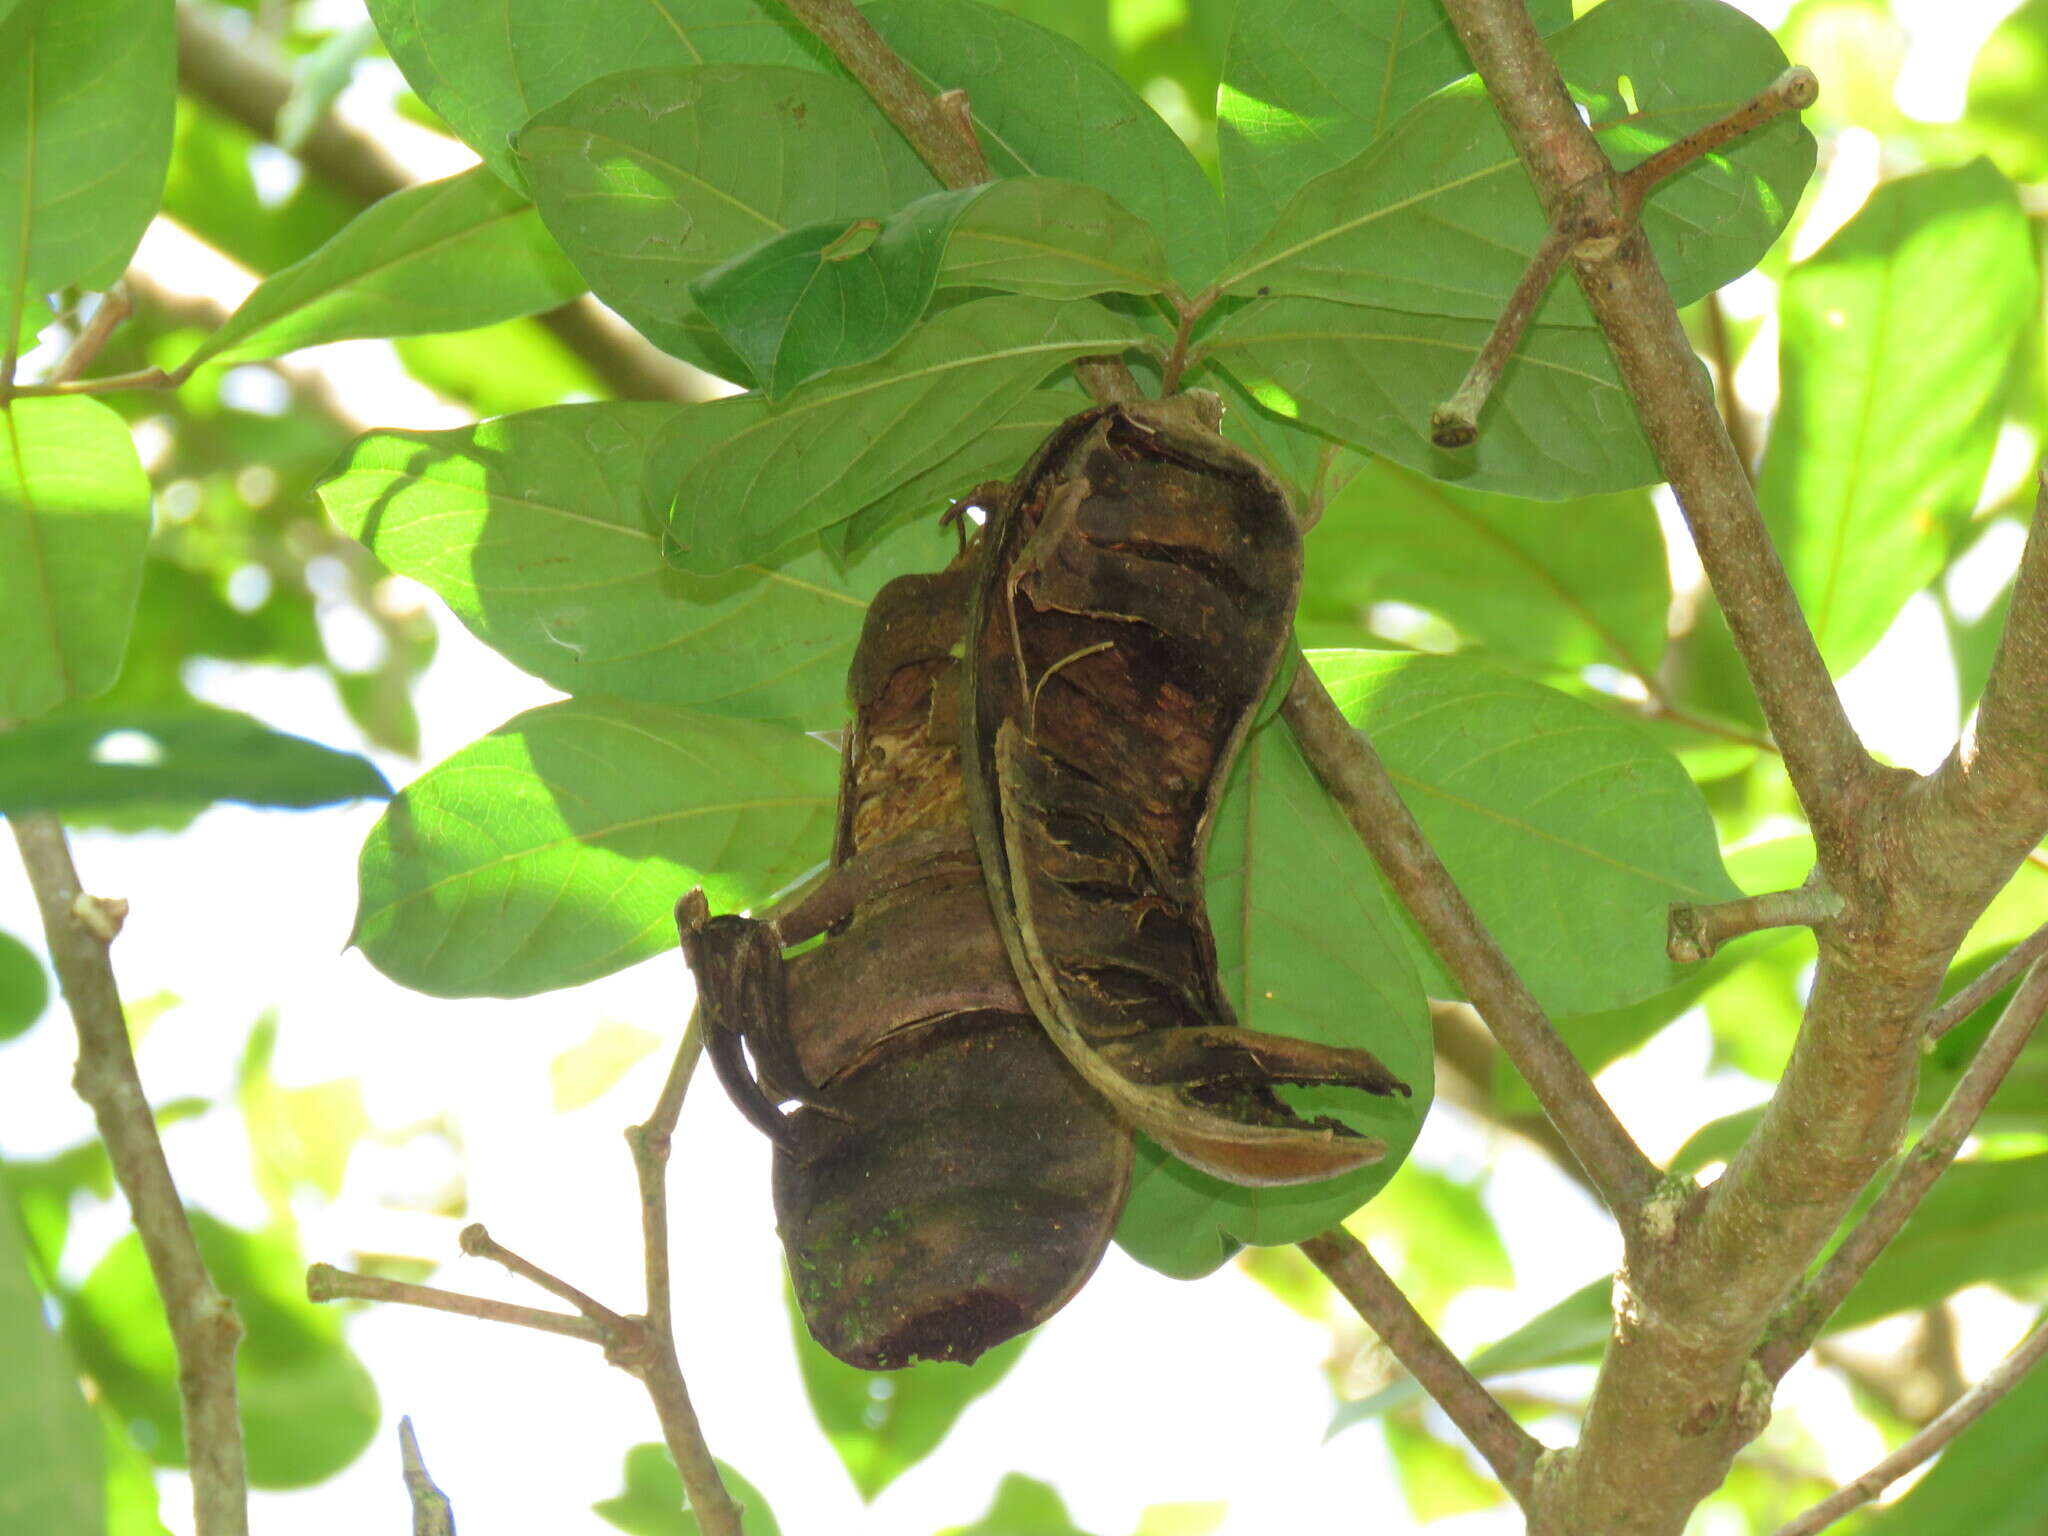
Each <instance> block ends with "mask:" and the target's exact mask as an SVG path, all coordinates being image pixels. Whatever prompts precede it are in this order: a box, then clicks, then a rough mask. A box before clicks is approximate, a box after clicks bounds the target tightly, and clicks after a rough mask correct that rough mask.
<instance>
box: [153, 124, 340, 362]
mask: <svg viewBox="0 0 2048 1536" xmlns="http://www.w3.org/2000/svg"><path fill="white" fill-rule="evenodd" d="M263 142H264V141H263V140H262V139H261V138H259V137H258V136H257V135H256V134H254V133H251V132H250V131H249V130H248V129H247V128H245V127H243V126H242V124H240V123H238V122H235V121H233V120H231V119H229V118H227V117H224V116H222V115H220V114H219V113H216V112H214V111H213V110H212V109H210V108H208V107H205V106H202V105H200V104H199V103H198V102H196V101H194V100H193V99H192V98H191V97H189V96H187V97H185V98H183V99H181V100H180V101H179V103H178V121H177V128H176V132H175V136H174V138H173V140H172V149H171V168H170V172H169V174H168V175H167V176H166V177H165V179H164V201H163V210H162V211H163V214H164V216H165V217H167V218H171V219H175V220H177V221H178V223H180V224H182V225H184V226H185V228H186V229H188V230H190V231H191V232H192V233H193V234H195V235H197V236H199V238H200V239H202V240H204V241H205V242H206V243H207V244H208V245H211V246H213V247H214V248H215V249H216V250H219V251H221V252H223V253H225V254H227V255H229V256H232V257H234V259H235V260H236V261H239V262H240V263H241V264H242V265H243V266H245V267H247V268H249V270H250V271H252V272H258V273H265V272H275V271H277V270H278V269H279V268H280V267H287V266H290V265H291V264H292V263H293V262H295V261H297V260H299V259H300V258H301V257H304V256H306V255H308V254H309V253H310V252H312V251H314V250H316V249H318V248H319V247H320V246H321V245H324V244H325V243H326V242H327V241H328V240H330V239H331V238H333V237H334V236H335V235H337V234H339V233H340V232H341V230H342V228H343V227H344V226H345V225H346V224H347V223H348V221H349V220H350V219H352V218H354V217H355V216H356V215H357V214H358V213H360V212H362V207H361V201H360V197H358V199H357V200H355V201H351V200H350V198H349V196H348V194H347V193H345V192H343V191H341V190H339V189H338V188H335V187H332V186H329V185H328V184H327V183H326V182H325V181H323V180H322V179H321V178H320V177H318V176H308V177H305V178H303V179H302V180H301V181H300V182H299V184H298V186H297V187H295V188H294V189H293V190H292V191H291V193H290V194H289V195H288V196H287V197H285V199H284V200H283V201H282V202H278V201H276V200H275V198H274V197H273V199H272V200H271V201H268V202H266V201H265V200H264V197H263V195H262V194H261V193H259V192H258V191H257V189H256V177H255V174H254V172H252V171H251V170H250V165H251V163H252V161H253V162H255V163H258V164H260V163H261V162H262V156H261V154H260V152H257V146H258V145H259V144H261V143H263ZM270 190H272V192H273V193H274V191H275V188H272V189H270ZM133 323H134V322H132V321H131V322H130V324H133ZM166 361H170V359H166ZM188 398H189V397H188Z"/></svg>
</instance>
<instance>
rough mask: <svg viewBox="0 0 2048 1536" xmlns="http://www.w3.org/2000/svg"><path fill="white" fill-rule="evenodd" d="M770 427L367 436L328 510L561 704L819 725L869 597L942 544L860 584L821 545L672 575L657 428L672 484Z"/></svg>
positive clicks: (907, 547) (927, 543)
mask: <svg viewBox="0 0 2048 1536" xmlns="http://www.w3.org/2000/svg"><path fill="white" fill-rule="evenodd" d="M763 414H764V413H763V411H762V409H761V406H760V403H759V402H758V401H754V400H722V401H716V402H712V403H709V404H703V405H681V406H678V405H656V404H631V403H617V404H612V403H605V404H591V405H564V406H556V407H552V408H549V409H546V410H539V411H526V412H522V413H520V414H518V415H516V416H508V417H505V418H503V419H502V420H499V421H492V422H484V423H482V424H481V425H478V426H475V427H461V428H456V429H454V430H451V431H445V432H378V433H372V434H370V435H369V436H367V437H364V438H362V439H360V440H358V441H357V443H356V444H355V445H354V447H353V448H352V449H351V450H350V452H349V455H348V458H347V459H346V461H345V462H344V463H343V465H342V466H341V468H340V469H338V470H337V471H336V472H335V473H334V474H333V475H332V476H330V477H329V478H328V479H327V480H326V481H325V482H324V483H323V484H322V485H321V487H320V497H321V500H322V501H323V502H324V503H325V504H326V506H327V510H328V512H329V514H330V515H331V516H332V517H333V518H334V520H335V521H336V522H337V523H338V524H340V525H341V527H342V528H344V529H345V530H347V531H348V532H349V533H350V534H352V535H354V536H355V537H356V538H358V539H361V540H362V541H363V543H364V544H366V545H367V546H368V547H369V548H370V549H372V550H373V551H375V553H376V555H377V557H378V558H379V559H380V560H382V561H383V562H384V563H385V564H386V565H388V566H389V567H391V569H393V570H395V571H398V572H400V573H402V574H404V575H407V576H411V577H413V578H414V579H416V580H418V581H421V582H424V583H425V584H426V585H428V586H430V587H432V588H433V589H434V590H435V591H436V592H438V593H440V595H441V596H442V597H443V598H444V599H446V600H447V602H448V604H449V606H450V607H451V608H453V609H454V610H455V613H456V616H457V617H459V618H460V619H461V620H462V622H463V623H464V624H466V625H468V626H469V628H470V629H471V630H472V631H473V632H474V633H475V634H476V635H477V637H478V638H479V639H481V640H483V641H484V642H485V643H486V644H487V645H490V646H492V647H493V648H494V649H496V650H497V651H499V652H500V653H502V654H503V655H504V656H505V657H506V658H507V659H509V660H510V661H512V662H514V663H515V664H517V665H519V666H521V667H524V668H526V670H527V671H529V672H532V673H534V674H535V675H536V676H538V677H540V678H543V679H544V680H546V681H547V682H549V683H552V684H554V685H555V686H556V687H558V688H560V689H562V690H564V691H565V692H569V693H576V694H584V693H604V694H615V695H618V696H620V697H622V698H633V699H644V700H647V701H649V702H651V703H658V704H679V705H686V706H688V707H690V708H693V709H702V710H709V711H712V712H714V713H717V714H722V715H737V716H743V717H747V718H753V719H773V720H791V721H796V722H799V723H801V724H803V725H804V726H806V727H807V728H811V729H824V728H826V727H829V726H834V725H837V724H839V723H840V721H841V718H842V716H843V715H844V713H845V695H846V669H847V667H848V666H849V665H850V664H851V663H852V660H853V646H854V642H855V641H856V639H857V638H858V637H859V634H860V626H861V621H862V619H863V618H864V616H865V614H866V611H867V603H868V599H869V598H871V597H872V596H874V594H875V593H876V592H877V591H878V590H879V589H880V588H881V586H882V584H883V583H884V582H886V581H888V580H890V579H891V578H892V577H894V576H897V575H900V574H902V573H903V572H905V571H909V570H914V569H924V568H928V567H930V566H931V565H933V564H937V563H940V562H942V560H943V558H944V550H945V548H946V545H945V543H944V542H942V541H941V540H939V539H938V538H936V537H932V536H930V535H929V534H927V533H924V532H923V531H920V532H918V533H916V534H909V533H906V534H903V535H900V536H898V537H894V538H891V539H889V540H887V541H886V542H885V543H884V545H883V546H882V547H881V548H879V549H875V550H873V551H872V552H871V553H870V554H868V555H867V556H866V557H865V558H863V559H861V560H860V561H859V562H858V563H857V564H855V565H853V567H852V569H851V570H850V571H848V570H842V568H841V567H840V566H838V565H836V564H834V563H833V562H832V561H830V560H828V559H827V558H826V556H825V555H824V554H823V553H822V552H821V551H820V550H818V549H817V548H816V547H815V545H814V546H812V547H811V548H808V549H804V548H797V549H792V550H789V551H787V552H785V553H784V554H783V555H782V556H780V557H779V558H777V559H774V560H772V561H768V562H761V563H755V564H749V565H745V566H742V567H740V568H739V569H737V570H733V571H729V572H727V573H726V574H724V575H720V576H692V575H686V574H684V573H683V572H680V571H677V570H674V569H673V568H671V567H670V565H669V564H668V562H667V561H666V560H664V558H663V556H662V536H661V532H660V523H659V521H658V519H656V518H655V517H654V516H653V515H652V514H651V513H650V512H649V510H648V507H647V502H646V497H645V495H644V492H643V471H644V468H645V465H646V461H647V456H648V452H649V450H650V447H651V445H652V444H653V443H654V442H655V441H656V440H657V438H661V437H663V435H664V433H665V434H666V439H665V440H666V442H667V445H668V462H669V463H670V464H671V465H673V466H674V469H673V471H672V472H671V478H670V480H669V484H670V486H671V487H672V486H673V484H674V475H675V474H679V473H680V470H681V467H682V466H685V465H688V464H690V463H692V462H694V461H695V460H696V459H697V458H698V457H700V456H702V455H703V454H706V453H709V452H711V451H713V450H716V449H718V448H719V447H720V445H721V444H722V443H723V442H724V440H725V439H726V437H727V436H728V435H729V434H731V433H732V432H734V431H735V430H737V425H738V424H744V423H749V422H754V421H758V420H760V419H762V416H763Z"/></svg>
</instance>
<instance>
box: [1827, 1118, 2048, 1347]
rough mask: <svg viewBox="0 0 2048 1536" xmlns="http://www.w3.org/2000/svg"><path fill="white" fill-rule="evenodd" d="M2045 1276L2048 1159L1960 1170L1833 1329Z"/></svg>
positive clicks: (1946, 1178) (1952, 1172) (1960, 1166)
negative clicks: (1967, 1291)
mask: <svg viewBox="0 0 2048 1536" xmlns="http://www.w3.org/2000/svg"><path fill="white" fill-rule="evenodd" d="M2044 1272H2048V1153H2043V1154H2040V1155H2038V1156H2034V1157H2015V1158H2006V1159H2001V1160H1998V1161H1989V1162H1962V1163H1957V1164H1955V1165H1954V1166H1953V1167H1951V1168H1950V1169H1949V1170H1948V1172H1946V1173H1944V1174H1943V1175H1942V1176H1941V1178H1940V1179H1939V1180H1937V1181H1936V1182H1935V1185H1934V1187H1933V1188H1932V1189H1930V1190H1929V1191H1928V1192H1927V1196H1926V1198H1925V1199H1923V1200H1922V1201H1921V1202H1920V1204H1919V1206H1918V1207H1917V1208H1916V1209H1915V1210H1914V1212H1913V1215H1912V1218H1911V1219H1910V1220H1909V1221H1908V1222H1907V1223H1906V1225H1905V1226H1904V1227H1903V1228H1902V1229H1901V1230H1900V1232H1899V1235H1898V1236H1897V1237H1895V1238H1893V1239H1892V1242H1891V1245H1890V1246H1889V1247H1888V1248H1886V1249H1885V1251H1884V1252H1883V1253H1882V1254H1880V1255H1879V1256H1878V1259H1877V1262H1876V1263H1875V1264H1872V1265H1871V1266H1870V1270H1869V1272H1868V1273H1867V1274H1865V1275H1864V1277H1863V1280H1862V1282H1861V1283H1860V1284H1859V1285H1858V1286H1857V1287H1856V1289H1855V1290H1853V1291H1851V1292H1850V1293H1849V1294H1848V1296H1847V1298H1846V1299H1845V1300H1844V1301H1843V1302H1842V1306H1841V1309H1840V1310H1839V1311H1838V1312H1836V1313H1835V1315H1834V1316H1833V1317H1832V1318H1831V1319H1829V1321H1828V1329H1829V1331H1830V1332H1833V1331H1836V1330H1839V1329H1843V1328H1856V1327H1860V1326H1861V1325H1862V1324H1864V1323H1868V1322H1874V1321H1876V1320H1877V1319H1878V1318H1880V1317H1889V1316H1890V1315H1891V1314H1892V1313H1894V1312H1904V1311H1908V1310H1911V1309H1914V1308H1919V1307H1930V1306H1933V1305H1934V1304H1935V1303H1936V1302H1939V1301H1941V1300H1943V1299H1944V1298H1945V1297H1948V1296H1952V1295H1954V1294H1955V1293H1956V1292H1957V1291H1959V1290H1961V1289H1962V1288H1963V1287H1964V1286H1966V1285H1975V1284H1977V1283H1979V1282H1980V1281H1994V1282H2003V1283H2012V1282H2016V1281H2024V1280H2032V1279H2034V1278H2036V1277H2038V1276H2040V1275H2041V1274H2043V1273H2044Z"/></svg>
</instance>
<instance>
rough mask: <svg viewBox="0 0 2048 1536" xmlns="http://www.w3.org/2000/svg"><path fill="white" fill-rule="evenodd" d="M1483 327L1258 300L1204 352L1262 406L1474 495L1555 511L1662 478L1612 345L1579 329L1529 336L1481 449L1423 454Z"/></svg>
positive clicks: (1312, 302) (1486, 325)
mask: <svg viewBox="0 0 2048 1536" xmlns="http://www.w3.org/2000/svg"><path fill="white" fill-rule="evenodd" d="M1491 329H1492V324H1491V322H1490V321H1487V320H1479V319H1470V318H1458V317H1452V316H1445V315H1426V314H1409V313H1406V312H1404V311H1399V310H1391V309H1367V308H1365V307H1363V306H1361V305H1355V304H1337V303H1332V302H1331V301H1329V300H1326V299H1292V298H1278V299H1260V300H1258V301H1256V302H1253V303H1250V304H1246V305H1244V306H1242V307H1241V308H1239V309H1237V310H1235V311H1234V312H1233V313H1231V314H1229V315H1227V316H1225V317H1224V319H1223V320H1222V322H1221V323H1220V324H1218V325H1217V327H1216V329H1215V330H1214V331H1213V332H1211V333H1210V335H1209V337H1208V339H1207V340H1206V341H1205V342H1204V343H1203V345H1202V353H1203V355H1204V356H1207V357H1211V358H1214V359H1215V360H1216V361H1218V362H1220V363H1222V364H1223V366H1224V367H1226V368H1228V369H1229V370H1230V372H1231V373H1232V374H1234V375H1235V376H1236V377H1237V378H1238V380H1239V381H1240V382H1241V383H1242V384H1243V385H1244V387H1245V388H1246V389H1248V390H1250V391H1252V392H1253V393H1254V394H1256V395H1258V396H1259V397H1260V398H1261V399H1264V398H1266V397H1267V396H1268V395H1269V394H1272V395H1273V397H1274V398H1276V399H1285V400H1287V401H1288V402H1290V403H1291V404H1292V405H1293V407H1294V409H1295V411H1296V413H1297V415H1298V417H1299V419H1300V420H1301V421H1302V422H1303V423H1305V424H1306V425H1308V426H1310V427H1313V428H1315V429H1316V430H1318V431H1320V432H1327V433H1329V434H1331V435H1332V436H1334V437H1338V438H1341V439H1343V440H1344V441H1345V442H1347V443H1351V444H1354V445H1355V446H1357V447H1360V448H1367V449H1370V450H1372V451H1373V452H1375V453H1382V454H1385V455H1386V456H1387V457H1388V458H1390V459H1392V460H1394V461H1395V462H1396V463H1397V464H1405V465H1406V466H1407V467H1408V468H1410V469H1415V470H1420V471H1421V472H1422V473H1423V474H1426V475H1429V476H1430V477H1431V478H1433V479H1437V480H1451V481H1456V482H1458V483H1460V484H1462V485H1465V486H1467V487H1469V488H1471V489H1473V490H1480V491H1500V492H1504V493H1506V494H1508V495H1511V496H1533V497H1537V498H1540V499H1542V500H1546V501H1552V500H1560V499H1562V498H1564V497H1567V496H1591V495H1597V494H1599V493H1602V492H1606V491H1622V490H1629V489H1631V488H1633V487H1635V486H1640V485H1649V484H1652V483H1653V482H1655V481H1656V480H1658V479H1659V478H1660V474H1659V471H1658V469H1657V461H1656V459H1655V457H1654V456H1653V455H1652V454H1651V452H1650V446H1649V444H1648V443H1647V442H1646V441H1645V440H1644V438H1643V432H1642V428H1641V426H1639V425H1638V424H1637V421H1636V414H1635V406H1634V405H1633V404H1632V403H1631V402H1630V400H1629V398H1628V393H1627V391H1625V390H1624V389H1623V388H1622V385H1621V380H1620V378H1619V376H1618V375H1617V374H1616V373H1615V371H1614V359H1613V356H1612V354H1610V353H1609V352H1608V350H1607V343H1606V342H1605V341H1604V340H1602V339H1601V336H1600V333H1599V332H1598V331H1595V330H1590V329H1587V328H1585V327H1582V326H1563V325H1534V326H1531V327H1530V328H1529V332H1528V334H1527V336H1525V337H1524V338H1523V341H1522V344H1521V346H1520V347H1519V348H1518V349H1517V350H1516V353H1515V358H1514V361H1513V362H1511V363H1510V364H1509V365H1508V370H1507V373H1506V376H1505V377H1504V378H1503V380H1502V382H1501V386H1500V387H1499V388H1498V389H1496V390H1495V391H1494V395H1493V400H1492V402H1491V403H1490V404H1489V405H1488V406H1487V409H1486V417H1485V421H1484V423H1483V430H1482V431H1481V432H1480V434H1479V441H1478V442H1476V443H1475V444H1473V445H1472V446H1471V447H1470V448H1461V449H1456V450H1450V449H1443V448H1438V447H1436V446H1435V445H1434V444H1432V443H1431V442H1430V440H1429V417H1430V413H1431V412H1432V411H1434V410H1435V409H1436V408H1437V407H1438V406H1439V405H1441V404H1443V402H1444V401H1446V400H1448V399H1450V397H1451V396H1452V395H1453V394H1455V393H1456V392H1457V388H1458V385H1459V383H1460V382H1461V381H1462V380H1463V379H1464V376H1465V370H1466V369H1467V368H1469V367H1470V366H1471V365H1472V359H1473V358H1474V357H1476V356H1477V355H1478V353H1479V349H1480V347H1481V346H1482V345H1484V343H1485V341H1486V337H1487V333H1488V332H1489V331H1490V330H1491ZM1275 392H1277V393H1275Z"/></svg>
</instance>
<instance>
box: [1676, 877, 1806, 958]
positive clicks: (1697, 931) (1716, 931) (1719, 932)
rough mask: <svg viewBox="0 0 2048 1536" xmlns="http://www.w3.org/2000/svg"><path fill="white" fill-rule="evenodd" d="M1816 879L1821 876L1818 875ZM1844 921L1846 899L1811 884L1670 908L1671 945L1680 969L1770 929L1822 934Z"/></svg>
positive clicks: (1679, 902)
mask: <svg viewBox="0 0 2048 1536" xmlns="http://www.w3.org/2000/svg"><path fill="white" fill-rule="evenodd" d="M1816 873H1817V872H1816ZM1841 915H1842V898H1841V897H1839V896H1837V895H1836V894H1835V893H1834V892H1833V891H1831V890H1829V889H1828V888H1827V886H1826V884H1825V883H1823V882H1820V881H1816V880H1809V881H1807V883H1806V884H1804V885H1802V886H1800V887H1799V888H1798V889H1796V890H1790V891H1766V892H1764V893H1763V894H1762V895H1760V896H1740V897H1737V898H1736V899H1735V900H1734V901H1713V902H1706V903H1703V904H1695V903H1693V902H1690V901H1674V902H1673V903H1671V919H1670V921H1671V936H1670V939H1669V941H1668V943H1667V944H1666V949H1667V950H1668V951H1669V953H1670V955H1671V958H1672V959H1674V960H1676V961H1678V962H1679V963H1680V964H1681V965H1683V964H1687V963H1690V962H1692V961H1695V960H1706V959H1710V958H1711V957H1712V956H1713V954H1714V951H1716V950H1717V949H1719V948H1720V947H1721V946H1722V945H1723V944H1726V943H1727V942H1728V941H1729V940H1730V939H1739V938H1741V937H1742V936H1743V935H1744V934H1747V933H1758V932H1761V931H1762V930H1763V929H1765V928H1801V927H1804V928H1817V927H1819V926H1820V925H1821V924H1822V923H1824V922H1826V921H1827V920H1828V919H1829V918H1832V917H1840V916H1841Z"/></svg>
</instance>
